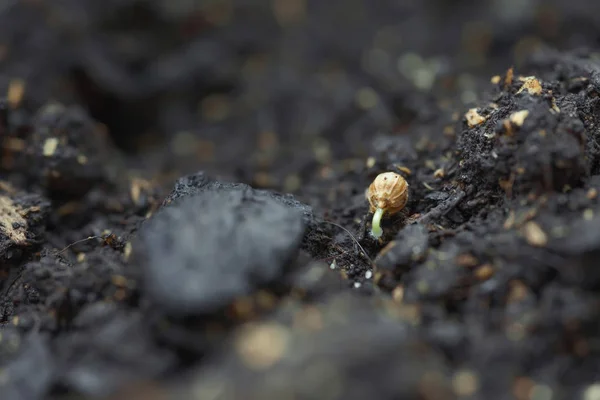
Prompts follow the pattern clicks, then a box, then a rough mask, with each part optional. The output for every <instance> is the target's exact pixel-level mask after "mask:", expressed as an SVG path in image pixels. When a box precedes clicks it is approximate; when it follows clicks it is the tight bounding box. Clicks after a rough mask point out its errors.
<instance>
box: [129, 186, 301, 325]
mask: <svg viewBox="0 0 600 400" xmlns="http://www.w3.org/2000/svg"><path fill="white" fill-rule="evenodd" d="M290 204H291V205H290ZM293 204H294V203H289V204H285V203H282V201H281V197H278V196H276V195H270V194H269V192H266V191H254V190H252V189H251V188H249V187H242V186H233V185H226V184H222V185H221V184H219V183H216V182H213V183H211V187H210V188H204V189H200V190H199V191H198V192H197V193H196V194H194V195H191V196H188V197H186V198H182V199H179V200H178V201H177V202H176V203H171V205H169V206H167V207H164V208H163V209H162V210H161V211H160V212H159V213H158V214H157V215H155V216H154V217H153V218H152V219H151V220H149V221H148V223H146V224H145V225H144V226H143V227H142V228H141V230H140V240H139V241H138V244H137V245H134V246H133V247H134V252H135V257H137V258H138V260H139V263H140V264H139V265H142V266H143V268H144V269H145V270H144V278H143V279H144V288H145V291H146V292H147V294H148V295H149V296H150V298H151V299H152V300H153V301H154V302H155V303H156V304H157V306H160V307H161V308H164V309H166V310H168V313H169V314H172V315H175V314H177V315H190V314H198V313H205V312H211V311H214V310H215V309H217V308H220V307H223V306H226V305H227V304H229V303H230V302H231V301H232V300H233V299H234V298H236V297H237V296H243V295H247V294H249V293H251V292H252V291H253V290H254V289H256V288H258V287H260V286H262V285H265V284H268V283H272V282H273V281H275V280H276V279H278V278H279V277H280V276H281V275H282V274H284V273H285V272H286V269H287V268H288V265H289V262H290V261H292V259H293V257H294V255H295V253H296V251H297V250H298V248H299V246H300V243H301V241H302V238H303V235H304V231H305V223H304V221H303V211H304V210H305V207H294V206H293Z"/></svg>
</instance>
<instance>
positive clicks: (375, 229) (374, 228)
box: [371, 208, 383, 239]
mask: <svg viewBox="0 0 600 400" xmlns="http://www.w3.org/2000/svg"><path fill="white" fill-rule="evenodd" d="M381 217H383V208H378V209H377V210H375V213H374V214H373V222H372V223H371V235H372V236H373V237H374V238H376V239H379V238H380V237H381V235H382V234H383V230H382V229H381Z"/></svg>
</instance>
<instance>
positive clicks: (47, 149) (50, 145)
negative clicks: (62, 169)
mask: <svg viewBox="0 0 600 400" xmlns="http://www.w3.org/2000/svg"><path fill="white" fill-rule="evenodd" d="M57 147H58V138H55V137H52V138H48V139H46V141H45V142H44V148H43V150H42V152H43V154H44V156H45V157H51V156H52V155H54V152H55V151H56V148H57Z"/></svg>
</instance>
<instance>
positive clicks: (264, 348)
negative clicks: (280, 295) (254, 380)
mask: <svg viewBox="0 0 600 400" xmlns="http://www.w3.org/2000/svg"><path fill="white" fill-rule="evenodd" d="M289 344H290V333H289V332H288V330H287V329H286V328H285V327H283V326H282V325H279V324H275V323H265V324H259V325H254V324H251V325H247V326H245V327H243V328H242V330H241V332H240V334H239V335H238V337H237V338H236V340H235V348H236V351H237V354H238V355H239V357H240V358H241V359H242V361H243V362H244V364H245V365H246V366H248V367H249V368H251V369H256V370H263V369H266V368H269V367H271V366H273V365H274V364H276V363H277V362H278V361H279V360H281V358H282V357H283V356H284V354H285V353H286V351H287V349H288V346H289Z"/></svg>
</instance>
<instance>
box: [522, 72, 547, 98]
mask: <svg viewBox="0 0 600 400" xmlns="http://www.w3.org/2000/svg"><path fill="white" fill-rule="evenodd" d="M519 80H520V81H521V82H523V86H521V89H519V90H518V91H517V93H521V92H522V91H524V90H526V91H527V93H529V94H532V95H539V94H542V85H541V84H540V81H538V80H537V78H536V77H535V76H527V77H524V78H520V79H519Z"/></svg>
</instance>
